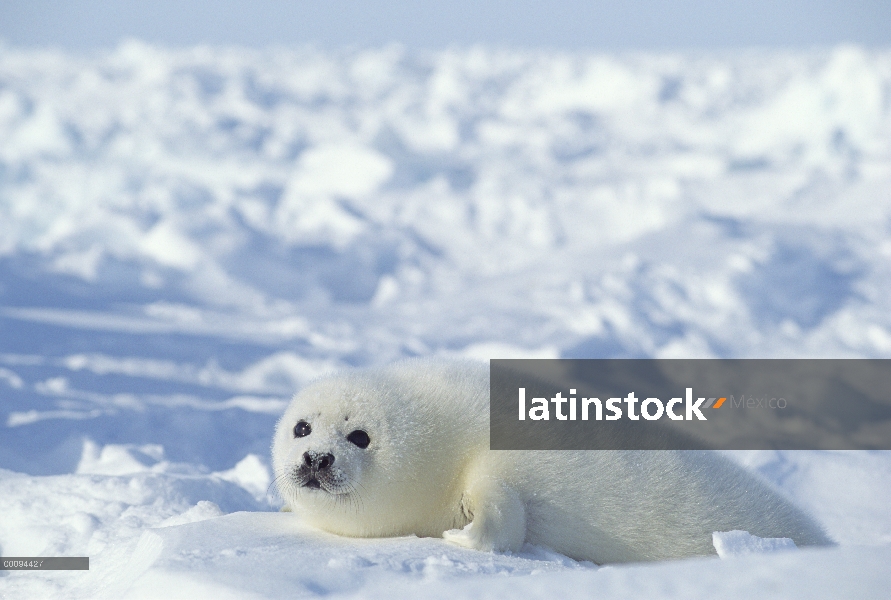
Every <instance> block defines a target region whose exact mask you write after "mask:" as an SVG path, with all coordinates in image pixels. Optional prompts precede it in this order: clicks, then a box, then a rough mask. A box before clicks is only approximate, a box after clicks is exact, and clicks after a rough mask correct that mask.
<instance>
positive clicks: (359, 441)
mask: <svg viewBox="0 0 891 600" xmlns="http://www.w3.org/2000/svg"><path fill="white" fill-rule="evenodd" d="M347 439H348V440H349V441H350V442H351V443H353V444H356V445H357V446H359V447H360V448H367V447H368V444H370V443H371V438H370V437H368V434H367V433H365V432H364V431H362V430H361V429H357V430H356V431H353V432H351V433H350V434H349V435H348V436H347Z"/></svg>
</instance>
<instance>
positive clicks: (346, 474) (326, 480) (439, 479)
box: [272, 360, 828, 563]
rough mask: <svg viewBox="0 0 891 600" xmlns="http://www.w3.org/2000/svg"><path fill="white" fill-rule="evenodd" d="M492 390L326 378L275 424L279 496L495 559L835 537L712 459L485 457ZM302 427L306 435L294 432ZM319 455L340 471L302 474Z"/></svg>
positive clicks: (454, 375) (413, 366)
mask: <svg viewBox="0 0 891 600" xmlns="http://www.w3.org/2000/svg"><path fill="white" fill-rule="evenodd" d="M488 394H489V383H488V369H487V367H485V366H484V365H478V364H475V363H465V362H447V361H430V360H417V361H407V362H403V363H398V364H395V365H392V366H390V367H387V368H383V369H377V370H365V371H354V372H347V373H343V374H339V375H335V376H331V377H328V378H325V379H322V380H319V381H317V382H315V383H314V384H312V385H310V386H309V387H307V388H306V389H304V390H303V391H301V392H300V393H299V394H297V395H296V396H295V397H294V399H293V400H292V402H291V404H290V406H288V408H287V410H286V411H285V414H284V416H283V417H282V418H281V420H280V421H279V424H278V426H277V428H276V432H275V438H274V440H273V447H272V459H273V466H274V468H275V471H276V474H277V476H278V477H277V480H276V481H277V483H278V487H279V491H280V492H281V494H282V497H283V498H284V500H285V502H286V504H287V506H288V507H290V508H291V510H293V511H295V512H298V513H299V514H300V515H301V516H302V517H303V518H305V519H306V520H307V521H309V522H310V523H312V524H314V525H316V526H318V527H320V528H322V529H326V530H328V531H332V532H335V533H338V534H342V535H347V536H362V537H372V536H373V537H382V536H398V535H409V534H416V535H419V536H440V535H442V536H443V537H445V539H446V540H448V541H450V542H453V543H456V544H460V545H462V546H467V547H470V548H476V549H479V550H497V551H516V550H519V548H520V547H521V546H522V544H523V543H524V542H529V543H533V544H540V545H543V546H548V547H550V548H552V549H554V550H556V551H558V552H561V553H563V554H565V555H567V556H570V557H572V558H576V559H580V560H591V561H594V562H596V563H608V562H625V561H639V560H655V559H667V558H678V557H684V556H692V555H701V554H714V553H715V550H714V547H713V545H712V532H715V531H730V530H737V529H742V530H746V531H748V532H750V533H752V534H754V535H757V536H759V537H789V538H792V539H793V540H794V541H795V543H796V544H798V545H802V544H824V543H828V540H827V538H826V536H825V535H824V534H823V532H822V531H821V529H820V527H819V526H818V525H816V524H815V523H814V522H813V521H812V520H811V519H810V518H809V517H807V516H806V515H805V514H804V513H802V512H801V511H800V510H798V509H797V508H795V507H794V506H792V505H791V504H790V503H788V502H787V501H786V500H784V499H783V498H782V497H780V496H779V495H778V494H777V493H775V492H773V491H772V490H770V489H769V488H768V487H767V486H765V485H764V484H763V483H761V482H760V481H758V480H757V479H756V478H754V477H753V476H751V475H749V474H748V473H747V472H745V471H744V470H743V469H741V468H740V467H738V466H736V465H734V464H733V463H731V462H729V461H728V460H727V459H725V458H723V457H722V456H720V455H719V454H717V453H714V452H693V451H490V450H489V449H488V444H489V441H488V440H489V431H488V422H489V409H488ZM301 420H303V421H306V422H307V423H309V424H310V425H311V428H312V432H311V433H310V434H309V435H307V436H305V437H295V436H294V433H293V431H294V426H295V424H297V423H298V422H299V421H301ZM355 430H362V431H365V432H366V433H367V434H368V436H369V437H370V440H371V441H370V444H369V445H368V447H367V448H365V449H362V448H360V447H358V446H356V445H355V444H353V443H351V442H350V441H348V440H347V436H348V435H349V434H350V432H353V431H355ZM322 455H329V456H330V457H332V460H333V461H334V462H333V464H331V465H330V466H329V467H327V468H326V469H323V470H318V469H315V467H310V466H307V465H310V463H311V457H318V456H322ZM308 457H310V458H308ZM301 469H302V471H301ZM313 469H315V470H313ZM310 471H311V472H312V473H311V475H310V474H308V473H309V472H310ZM309 477H317V481H313V482H312V483H313V484H314V485H315V486H316V489H313V488H311V487H307V486H306V485H305V483H306V482H307V481H308V479H307V478H309Z"/></svg>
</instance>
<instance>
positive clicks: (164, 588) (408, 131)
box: [0, 41, 891, 599]
mask: <svg viewBox="0 0 891 600" xmlns="http://www.w3.org/2000/svg"><path fill="white" fill-rule="evenodd" d="M889 90H891V52H889V51H887V50H881V49H874V50H867V49H864V48H860V47H856V46H839V47H836V48H829V49H818V50H812V51H798V52H791V51H790V52H786V51H776V50H774V51H754V50H752V51H726V52H723V53H721V54H719V55H705V54H667V53H663V54H630V53H629V54H586V53H576V54H569V53H558V52H545V51H532V50H529V51H520V50H498V49H492V48H485V47H468V48H453V49H450V50H446V51H441V52H431V53H418V52H415V53H411V52H408V51H406V50H404V49H401V48H399V47H398V46H388V47H384V48H378V49H356V50H343V51H337V52H335V51H317V50H313V49H296V50H295V49H267V50H247V49H242V48H229V47H218V48H211V47H193V48H186V49H180V50H171V49H167V48H163V47H159V46H152V45H148V44H145V43H141V42H137V41H131V42H127V43H125V44H122V45H121V46H119V47H118V48H117V49H115V50H112V51H102V52H97V53H94V54H91V55H75V54H65V53H60V52H54V51H41V50H25V49H21V48H16V47H9V46H0V140H3V142H2V143H0V429H2V434H0V554H2V555H4V556H16V555H18V556H28V555H57V556H61V555H69V556H89V557H90V571H88V572H49V571H43V572H39V573H37V572H30V573H25V572H4V571H0V596H2V597H4V598H5V597H10V598H33V597H41V598H51V597H58V598H101V597H107V598H154V597H159V596H164V597H177V596H178V597H189V598H196V597H197V598H200V597H211V596H213V597H220V598H227V597H232V598H235V597H238V598H249V597H258V598H261V597H262V598H277V597H301V596H303V597H306V596H310V597H312V596H322V595H326V596H334V597H379V596H384V595H386V596H388V597H392V598H394V599H395V598H408V597H418V596H423V597H432V598H435V597H446V596H447V597H450V598H451V597H479V598H487V597H507V596H511V597H513V596H517V595H522V596H524V597H530V598H536V597H542V598H545V597H554V596H558V595H563V596H566V597H581V596H585V597H588V596H591V595H597V596H598V597H604V598H613V597H615V598H619V597H623V598H624V597H651V598H705V597H727V598H744V597H745V598H749V597H753V596H755V595H758V596H759V597H766V598H770V597H782V598H812V597H862V598H869V597H882V596H883V594H885V590H886V589H887V588H888V586H889V585H891V568H889V567H891V511H889V509H888V498H889V496H891V452H887V451H859V452H803V451H771V452H767V451H764V452H735V453H730V456H731V458H733V459H734V460H736V461H737V462H739V463H740V464H741V465H743V466H744V467H745V468H747V469H750V470H752V471H753V472H755V473H758V474H759V475H761V476H762V477H764V478H765V479H766V480H767V481H769V482H770V483H771V484H772V485H774V486H775V487H776V488H777V489H779V490H780V491H781V492H782V493H784V494H785V495H787V496H788V497H790V498H791V499H792V500H793V501H795V502H796V503H797V504H799V505H800V506H802V507H803V508H804V509H806V510H808V511H809V512H811V513H812V514H813V515H814V516H815V517H816V518H817V519H818V520H819V521H820V522H821V523H822V524H823V525H824V526H825V527H826V529H827V531H828V532H829V534H830V535H831V536H832V538H833V539H834V540H836V542H838V545H837V546H834V547H831V548H825V549H817V550H815V549H799V550H796V551H794V552H788V551H775V550H778V549H781V548H783V547H784V546H785V545H786V544H785V543H784V542H782V541H777V540H759V539H758V538H753V537H752V536H750V535H749V534H748V533H746V532H716V533H715V547H716V550H717V551H718V554H719V556H720V558H714V557H713V558H702V559H695V560H688V561H679V562H673V563H664V564H647V565H623V566H604V567H597V566H595V565H591V564H584V563H577V562H575V561H572V560H570V559H568V558H566V557H563V556H559V555H556V554H555V553H553V552H551V551H549V550H548V549H546V548H536V547H531V546H526V547H524V548H523V550H522V552H520V553H518V554H516V555H505V554H489V553H479V552H473V551H469V550H465V549H461V548H459V547H457V546H453V545H450V544H447V543H445V542H444V541H443V540H440V539H418V538H413V537H409V538H399V539H386V540H354V539H345V538H338V537H336V536H332V535H329V534H326V533H324V532H319V531H315V530H312V529H311V528H309V527H307V526H304V525H303V524H301V523H300V519H299V515H293V514H290V513H279V512H277V509H278V502H277V500H276V498H275V497H274V495H273V494H272V488H271V487H270V484H271V482H272V477H273V474H272V473H271V470H270V468H269V456H268V455H269V444H270V440H271V434H272V430H273V427H274V424H275V421H276V419H277V418H278V415H280V414H281V412H282V411H283V409H284V407H285V406H286V404H287V401H288V398H289V396H290V395H291V394H292V393H293V392H294V391H295V390H297V389H299V388H300V387H301V386H302V385H304V384H306V383H307V382H309V381H311V380H312V379H314V378H316V377H318V376H321V375H323V374H325V373H328V372H331V371H334V370H337V369H340V368H346V367H350V366H360V365H374V364H385V363H388V362H390V361H392V360H396V359H398V358H401V357H407V356H417V355H440V356H453V357H457V356H462V357H468V358H473V359H478V360H485V359H488V358H553V357H698V358H706V357H743V358H745V357H778V358H779V357H813V358H823V357H834V358H855V357H856V358H887V357H889V352H891V298H889V295H888V293H887V290H888V289H889V285H891V237H889V233H891V195H889V193H888V191H889V190H891V103H889V97H891V96H889V94H891V91H889Z"/></svg>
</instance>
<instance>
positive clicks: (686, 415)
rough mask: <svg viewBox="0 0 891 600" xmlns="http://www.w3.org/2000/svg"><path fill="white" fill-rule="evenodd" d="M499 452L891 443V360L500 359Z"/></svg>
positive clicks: (494, 435)
mask: <svg viewBox="0 0 891 600" xmlns="http://www.w3.org/2000/svg"><path fill="white" fill-rule="evenodd" d="M489 368H490V376H491V380H490V386H491V389H490V399H491V404H490V406H491V421H490V427H491V438H490V444H491V448H492V449H493V450H668V449H677V450H695V449H723V450H756V449H757V450H780V449H783V450H793V449H801V450H829V449H834V450H862V449H886V450H888V449H891V360H884V359H875V360H872V359H869V360H867V359H864V360H861V359H848V360H815V359H795V360H781V359H755V360H749V359H721V360H717V359H716V360H711V359H709V360H661V359H638V360H625V359H604V360H601V359H585V360H582V359H559V360H537V359H536V360H532V359H528V360H492V361H490V367H489Z"/></svg>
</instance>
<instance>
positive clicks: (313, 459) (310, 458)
mask: <svg viewBox="0 0 891 600" xmlns="http://www.w3.org/2000/svg"><path fill="white" fill-rule="evenodd" d="M303 462H304V463H305V464H306V466H307V467H312V468H313V469H316V470H317V471H324V470H325V469H327V468H328V467H330V466H331V465H333V464H334V455H333V454H331V453H330V452H328V453H326V454H320V453H318V452H304V453H303Z"/></svg>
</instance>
